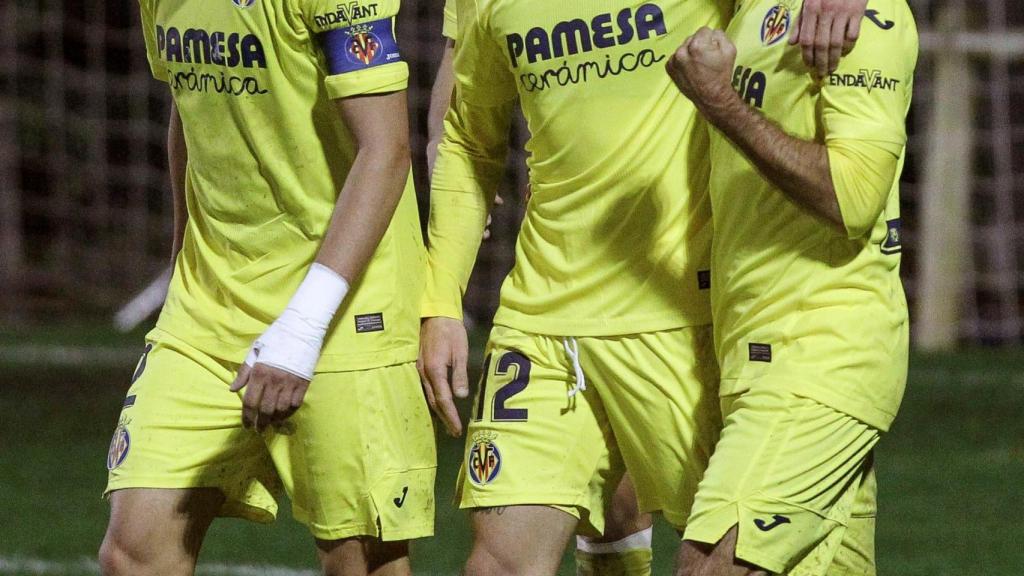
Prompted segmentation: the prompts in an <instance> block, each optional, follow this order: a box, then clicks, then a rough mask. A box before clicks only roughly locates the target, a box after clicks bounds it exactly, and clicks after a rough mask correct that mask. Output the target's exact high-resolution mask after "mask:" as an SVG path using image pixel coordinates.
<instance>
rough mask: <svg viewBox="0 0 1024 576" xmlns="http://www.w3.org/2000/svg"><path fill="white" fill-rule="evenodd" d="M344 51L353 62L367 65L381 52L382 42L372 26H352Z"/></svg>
mask: <svg viewBox="0 0 1024 576" xmlns="http://www.w3.org/2000/svg"><path fill="white" fill-rule="evenodd" d="M346 44H347V46H346V49H345V53H346V54H347V56H348V58H349V60H351V61H352V62H353V63H355V64H362V65H363V66H369V65H370V64H371V63H373V61H374V60H376V59H377V57H378V56H380V54H381V52H383V43H382V42H381V40H380V38H379V37H378V36H377V35H376V34H374V33H373V27H372V26H367V25H363V26H353V27H352V28H351V29H350V30H349V32H348V42H346Z"/></svg>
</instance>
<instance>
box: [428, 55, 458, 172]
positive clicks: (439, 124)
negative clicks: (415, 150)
mask: <svg viewBox="0 0 1024 576" xmlns="http://www.w3.org/2000/svg"><path fill="white" fill-rule="evenodd" d="M454 58H455V41H454V40H452V39H451V38H447V39H445V44H444V52H443V53H442V54H441V64H440V65H438V67H437V76H436V77H435V78H434V86H433V88H431V89H430V110H429V111H428V112H427V173H428V174H433V172H434V161H435V160H436V159H437V147H438V145H439V144H441V138H442V137H443V136H444V115H445V114H446V113H447V112H448V106H449V105H451V100H452V90H454V89H455V72H454V70H452V61H453V60H454Z"/></svg>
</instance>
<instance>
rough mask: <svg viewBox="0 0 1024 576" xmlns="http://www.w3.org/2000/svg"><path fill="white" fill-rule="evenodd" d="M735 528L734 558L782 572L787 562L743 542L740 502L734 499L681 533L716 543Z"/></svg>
mask: <svg viewBox="0 0 1024 576" xmlns="http://www.w3.org/2000/svg"><path fill="white" fill-rule="evenodd" d="M734 527H735V528H736V530H737V531H738V533H737V535H736V552H735V554H736V558H739V559H740V560H743V561H744V562H749V563H751V564H754V565H755V566H758V567H760V568H762V569H764V570H768V571H769V572H771V573H773V574H783V573H785V571H786V566H787V563H786V562H785V561H784V560H780V559H778V558H775V557H773V556H769V555H766V554H764V553H762V552H758V551H755V550H750V549H749V547H748V546H746V545H745V544H744V538H743V531H742V530H741V529H740V502H739V501H734V502H730V503H728V504H725V505H724V506H721V507H719V508H717V509H716V510H713V511H711V512H709V513H707V514H705V515H703V516H702V517H701V518H698V519H697V520H696V521H694V522H691V524H690V526H688V527H687V528H686V532H685V533H684V534H683V540H691V541H694V542H702V543H704V544H709V545H712V546H714V545H716V544H718V543H719V542H720V541H721V540H722V538H724V537H725V535H726V534H727V533H728V532H729V530H732V529H733V528H734Z"/></svg>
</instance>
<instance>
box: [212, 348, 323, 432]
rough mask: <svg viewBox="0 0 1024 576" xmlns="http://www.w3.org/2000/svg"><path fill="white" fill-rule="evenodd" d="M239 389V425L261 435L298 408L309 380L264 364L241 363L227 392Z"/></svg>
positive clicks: (307, 387)
mask: <svg viewBox="0 0 1024 576" xmlns="http://www.w3.org/2000/svg"><path fill="white" fill-rule="evenodd" d="M242 388H245V396H244V397H243V398H242V425H244V426H245V427H246V428H253V427H255V428H256V429H257V430H259V431H260V432H262V431H264V430H266V429H267V427H268V426H276V425H279V424H281V423H283V422H284V421H285V420H287V419H288V418H289V417H291V415H292V414H294V413H295V411H296V410H298V409H299V406H302V400H303V398H305V396H306V390H308V389H309V380H306V379H304V378H301V377H299V376H296V375H294V374H289V373H288V372H285V371H284V370H281V369H280V368H274V367H273V366H268V365H266V364H259V363H256V364H255V365H253V366H249V365H248V364H242V368H241V369H240V370H239V371H238V377H237V378H235V381H234V382H233V383H232V384H231V391H232V392H238V391H239V390H241V389H242Z"/></svg>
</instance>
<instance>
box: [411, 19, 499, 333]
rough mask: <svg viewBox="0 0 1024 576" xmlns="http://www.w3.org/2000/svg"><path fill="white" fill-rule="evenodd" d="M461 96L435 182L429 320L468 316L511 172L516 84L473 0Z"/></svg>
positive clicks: (425, 310)
mask: <svg viewBox="0 0 1024 576" xmlns="http://www.w3.org/2000/svg"><path fill="white" fill-rule="evenodd" d="M458 10H459V27H460V28H459V36H458V37H459V41H458V42H456V44H455V61H454V69H455V82H456V87H455V94H454V97H453V99H452V103H451V106H450V108H449V109H448V113H447V115H446V116H445V119H444V138H443V139H442V141H441V144H440V145H439V146H438V154H437V162H436V164H435V166H434V173H433V176H432V178H431V189H430V221H429V223H428V226H427V233H428V252H427V262H428V271H427V282H426V286H425V289H424V295H423V301H422V305H421V310H420V312H421V315H422V316H423V317H424V318H428V317H433V316H445V317H449V318H462V296H463V295H464V294H465V292H466V287H467V286H468V284H469V278H470V275H471V273H472V271H473V264H474V262H475V260H476V254H477V250H478V249H479V247H480V240H481V238H482V234H483V231H484V226H485V225H486V221H487V214H488V212H489V210H490V207H491V204H492V202H493V200H494V195H495V193H496V192H497V188H498V184H499V183H500V182H501V178H502V176H503V175H504V173H505V159H506V157H507V155H508V134H509V127H510V125H511V122H512V114H513V112H514V107H515V97H516V92H515V85H514V84H513V83H512V79H511V73H509V72H508V68H507V64H506V63H505V62H504V61H503V60H502V59H501V53H500V52H499V51H498V50H497V49H496V47H497V44H496V43H495V41H494V40H493V39H492V38H491V37H490V35H489V32H488V30H487V28H486V22H485V19H484V18H481V14H480V12H479V10H478V7H477V3H476V2H475V0H459V6H458Z"/></svg>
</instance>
